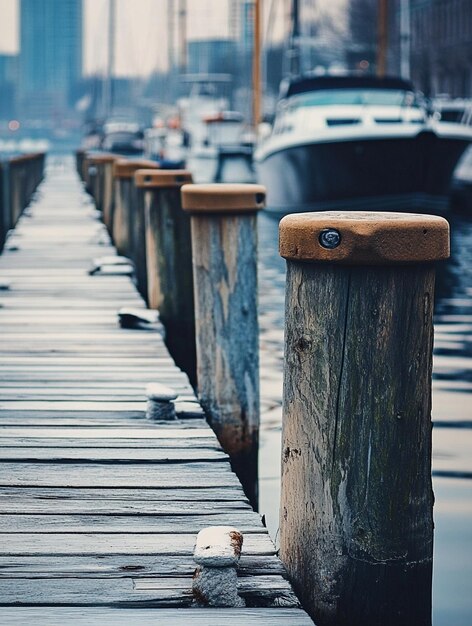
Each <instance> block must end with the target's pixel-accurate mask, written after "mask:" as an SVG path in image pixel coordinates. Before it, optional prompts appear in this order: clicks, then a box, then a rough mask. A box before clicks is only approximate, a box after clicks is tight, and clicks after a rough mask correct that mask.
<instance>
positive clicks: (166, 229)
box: [135, 170, 196, 384]
mask: <svg viewBox="0 0 472 626" xmlns="http://www.w3.org/2000/svg"><path fill="white" fill-rule="evenodd" d="M135 181H136V186H137V188H138V190H139V191H141V193H142V196H143V208H144V224H142V227H143V229H144V230H145V240H146V245H145V254H146V272H147V295H148V304H149V307H150V308H152V309H158V310H159V316H160V319H161V321H162V323H163V324H164V326H165V329H166V343H167V345H168V347H169V350H170V352H171V354H172V356H173V357H174V360H175V362H176V363H177V365H178V366H179V367H181V368H182V369H183V370H185V371H186V372H187V374H188V376H189V378H190V381H191V382H192V384H195V381H196V351H195V320H194V317H195V314H194V304H193V276H192V244H191V237H190V217H189V215H187V213H185V212H184V211H183V210H182V204H181V199H180V189H181V187H182V185H184V184H185V183H189V182H192V175H191V174H190V172H188V171H186V170H138V171H137V172H136V174H135ZM138 226H139V227H141V224H139V225H138ZM143 234H144V233H143Z"/></svg>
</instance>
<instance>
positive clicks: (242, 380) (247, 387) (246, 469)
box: [191, 215, 260, 503]
mask: <svg viewBox="0 0 472 626" xmlns="http://www.w3.org/2000/svg"><path fill="white" fill-rule="evenodd" d="M256 223H257V222H256V216H255V215H244V216H242V215H241V216H239V215H238V216H220V215H217V216H209V215H194V216H192V218H191V226H192V250H193V253H192V254H193V272H194V285H195V324H196V341H197V381H198V395H199V399H200V401H201V403H202V406H203V408H204V409H205V411H206V414H207V415H208V418H209V421H210V424H211V426H212V428H213V430H214V431H215V432H216V434H217V436H218V439H219V441H220V442H221V444H222V446H223V448H224V450H225V451H226V452H228V454H229V455H230V457H231V459H232V464H233V467H234V468H235V471H236V472H237V474H238V476H239V477H240V479H241V481H242V483H243V487H244V488H245V490H246V493H247V494H248V496H249V498H250V499H251V501H252V502H253V503H255V502H257V453H258V452H257V451H258V437H259V410H260V407H259V402H260V400H259V351H258V350H259V348H258V340H259V328H258V318H257V230H256Z"/></svg>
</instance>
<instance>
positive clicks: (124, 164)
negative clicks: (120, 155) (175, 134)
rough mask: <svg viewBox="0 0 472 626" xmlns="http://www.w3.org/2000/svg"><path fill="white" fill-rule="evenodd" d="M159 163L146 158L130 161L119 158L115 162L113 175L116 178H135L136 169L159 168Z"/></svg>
mask: <svg viewBox="0 0 472 626" xmlns="http://www.w3.org/2000/svg"><path fill="white" fill-rule="evenodd" d="M158 168H159V164H158V163H156V162H155V161H149V160H146V159H141V160H136V161H128V160H127V159H118V160H117V161H114V163H113V176H114V177H115V178H133V176H134V173H135V172H136V170H142V169H158Z"/></svg>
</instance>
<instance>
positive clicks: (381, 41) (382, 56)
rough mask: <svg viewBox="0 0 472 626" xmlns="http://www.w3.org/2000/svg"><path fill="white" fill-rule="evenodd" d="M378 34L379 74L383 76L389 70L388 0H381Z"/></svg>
mask: <svg viewBox="0 0 472 626" xmlns="http://www.w3.org/2000/svg"><path fill="white" fill-rule="evenodd" d="M377 36H378V43H377V76H378V77H379V78H383V77H384V76H385V73H386V70H387V46H388V0H379V6H378V22H377Z"/></svg>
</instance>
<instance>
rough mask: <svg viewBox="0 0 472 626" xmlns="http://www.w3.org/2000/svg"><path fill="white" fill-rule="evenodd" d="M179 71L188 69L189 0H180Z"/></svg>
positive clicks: (182, 71)
mask: <svg viewBox="0 0 472 626" xmlns="http://www.w3.org/2000/svg"><path fill="white" fill-rule="evenodd" d="M179 71H180V74H185V72H186V71H187V0H179Z"/></svg>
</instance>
